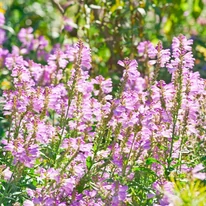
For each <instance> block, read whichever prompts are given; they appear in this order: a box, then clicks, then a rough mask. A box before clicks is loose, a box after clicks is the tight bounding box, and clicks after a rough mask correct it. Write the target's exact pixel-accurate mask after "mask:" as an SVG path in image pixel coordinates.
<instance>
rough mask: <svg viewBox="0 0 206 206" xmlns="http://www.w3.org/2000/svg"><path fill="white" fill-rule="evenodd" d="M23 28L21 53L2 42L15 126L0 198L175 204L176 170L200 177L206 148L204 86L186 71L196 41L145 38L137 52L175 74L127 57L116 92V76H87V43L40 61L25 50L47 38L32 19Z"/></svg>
mask: <svg viewBox="0 0 206 206" xmlns="http://www.w3.org/2000/svg"><path fill="white" fill-rule="evenodd" d="M2 21H3V20H2ZM2 21H1V22H2ZM18 37H19V40H20V42H22V48H21V52H15V51H14V50H15V49H13V50H12V52H11V53H9V52H5V50H3V49H2V50H1V58H4V62H5V67H6V68H7V70H8V71H9V72H10V73H11V78H12V84H13V86H12V88H11V89H10V90H8V91H5V92H4V94H3V97H4V115H5V116H6V117H7V118H8V120H9V122H10V125H9V128H8V130H7V132H6V134H5V136H4V138H3V139H2V141H1V155H2V157H1V162H3V163H1V164H2V165H0V175H1V176H2V178H3V186H0V194H1V195H0V203H4V204H6V205H9V204H10V203H15V204H17V203H18V202H19V203H23V205H24V206H28V205H29V206H30V205H45V206H47V205H48V206H49V205H59V206H66V205H73V206H78V205H79V206H83V205H96V206H97V205H98V206H100V205H113V206H115V205H116V206H118V205H143V204H145V202H150V203H154V204H156V205H157V204H159V205H167V204H168V205H169V203H171V202H170V198H169V196H168V195H167V194H168V191H169V192H170V193H171V194H172V193H173V190H172V186H170V185H171V184H172V183H171V182H170V181H169V179H170V176H171V174H173V173H176V174H181V173H183V172H185V171H186V170H187V171H192V174H193V176H194V177H197V178H199V175H197V174H196V172H195V171H196V169H193V170H192V168H193V167H195V166H196V164H197V163H198V162H196V163H194V162H192V161H191V159H192V157H193V155H194V154H196V155H200V156H201V155H202V154H203V148H204V147H201V146H199V145H200V143H201V142H202V143H203V144H204V143H205V133H204V131H205V129H206V122H205V116H206V114H205V113H206V108H205V105H206V104H205V103H206V98H205V97H206V90H205V81H204V80H203V79H201V78H200V76H199V74H198V73H193V72H191V71H190V70H189V69H191V68H192V67H193V64H194V59H193V58H192V53H191V44H192V41H191V40H187V39H186V37H184V36H183V35H180V36H179V37H177V38H174V39H173V43H172V52H170V51H169V50H168V49H166V50H164V49H163V48H162V45H161V43H158V45H157V46H156V47H155V46H153V45H152V44H151V43H150V42H143V43H140V44H139V47H138V52H139V54H142V55H144V56H145V57H146V58H149V59H150V60H153V63H154V66H156V67H157V68H159V69H160V68H161V67H165V66H166V67H167V68H168V71H169V72H170V73H171V74H172V80H171V83H169V84H166V83H165V82H164V81H156V79H154V77H156V76H155V75H154V76H153V77H152V78H153V81H148V79H147V78H145V77H143V76H142V75H141V73H140V72H139V71H138V69H137V67H138V63H137V61H136V60H130V59H128V58H125V59H124V60H120V61H119V62H118V64H119V65H121V66H122V67H124V68H125V70H124V73H123V77H122V79H121V83H120V89H119V92H118V94H117V95H116V96H115V95H113V94H112V89H113V87H112V81H111V79H105V78H104V77H103V76H97V77H95V78H92V77H90V75H89V71H90V69H91V56H90V55H91V54H90V49H89V48H88V47H86V46H85V45H84V44H83V42H81V41H79V42H78V43H77V44H76V45H67V47H66V49H60V48H56V49H54V50H53V51H52V52H51V53H50V54H48V55H47V57H46V58H45V61H46V64H45V65H42V64H39V63H35V62H34V61H32V60H29V59H27V58H24V57H23V56H21V54H23V53H22V50H23V49H26V52H29V51H31V50H34V49H36V48H37V47H38V48H40V50H41V49H42V50H43V48H44V47H45V46H46V42H45V40H44V38H43V37H39V38H38V39H35V38H34V35H33V34H32V29H31V28H28V29H22V30H21V31H20V32H19V35H18ZM3 54H5V55H3ZM151 82H152V83H151ZM150 83H151V84H150ZM188 154H189V155H188ZM145 174H146V177H147V179H146V182H147V184H148V185H149V186H148V188H149V189H148V190H147V191H146V190H145V189H144V186H142V182H143V178H144V176H145ZM203 176H204V173H201V179H203V178H202V177H203ZM144 181H145V180H144ZM168 187H169V188H170V189H168V190H167V189H166V190H163V189H160V188H168ZM15 188H17V194H20V195H16V194H15V192H13V191H14V189H15ZM2 191H3V192H2ZM139 191H141V192H139ZM165 191H166V192H165ZM20 196H21V197H20ZM144 201H145V202H144Z"/></svg>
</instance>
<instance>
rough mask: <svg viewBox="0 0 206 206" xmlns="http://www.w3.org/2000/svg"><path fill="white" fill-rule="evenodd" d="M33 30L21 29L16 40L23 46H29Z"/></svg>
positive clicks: (29, 28)
mask: <svg viewBox="0 0 206 206" xmlns="http://www.w3.org/2000/svg"><path fill="white" fill-rule="evenodd" d="M32 32H33V28H32V27H28V28H22V29H21V30H20V31H19V33H18V38H19V40H20V41H21V42H22V44H23V45H24V46H29V45H30V43H31V41H32V40H33V38H34V35H33V34H32Z"/></svg>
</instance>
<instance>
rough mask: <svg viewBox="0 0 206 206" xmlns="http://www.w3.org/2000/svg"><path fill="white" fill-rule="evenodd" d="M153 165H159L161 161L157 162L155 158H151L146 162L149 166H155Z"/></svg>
mask: <svg viewBox="0 0 206 206" xmlns="http://www.w3.org/2000/svg"><path fill="white" fill-rule="evenodd" d="M153 163H159V161H158V160H156V159H155V158H153V157H149V158H148V159H147V160H146V164H147V165H151V164H153Z"/></svg>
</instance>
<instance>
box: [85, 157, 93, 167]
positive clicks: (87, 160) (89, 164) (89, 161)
mask: <svg viewBox="0 0 206 206" xmlns="http://www.w3.org/2000/svg"><path fill="white" fill-rule="evenodd" d="M86 165H87V169H88V170H90V169H91V167H92V157H91V156H89V157H87V159H86Z"/></svg>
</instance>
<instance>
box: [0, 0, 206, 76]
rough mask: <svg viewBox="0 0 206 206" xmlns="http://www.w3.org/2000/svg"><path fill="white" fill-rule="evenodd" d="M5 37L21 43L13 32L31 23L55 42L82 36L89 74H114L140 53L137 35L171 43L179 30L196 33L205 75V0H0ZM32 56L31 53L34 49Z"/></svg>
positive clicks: (190, 34)
mask: <svg viewBox="0 0 206 206" xmlns="http://www.w3.org/2000/svg"><path fill="white" fill-rule="evenodd" d="M0 2H1V12H4V13H5V17H6V26H7V27H6V28H5V29H6V30H7V41H6V42H5V45H4V47H6V48H8V49H10V50H11V48H12V45H17V46H20V42H19V41H18V37H17V34H18V32H19V31H20V29H21V28H26V27H32V28H33V29H34V34H35V35H44V36H45V37H46V39H47V40H48V41H49V46H48V48H47V49H48V50H50V49H51V48H52V46H54V44H60V46H61V47H62V46H63V45H64V44H66V43H73V42H76V41H77V40H78V39H82V40H83V41H84V42H87V43H88V44H89V46H90V47H91V49H92V57H93V69H92V74H94V75H96V74H102V75H103V76H105V77H108V76H112V77H113V79H114V80H115V79H116V78H118V76H119V75H120V74H121V72H122V68H120V67H119V66H118V65H117V61H118V60H119V59H123V58H125V57H130V58H138V54H137V50H136V47H137V45H138V43H139V42H140V41H144V40H150V41H152V42H153V43H157V42H158V40H161V41H162V42H163V45H164V47H169V46H170V44H171V41H172V38H173V37H174V36H177V35H179V34H180V33H182V34H183V35H186V36H187V37H188V38H193V39H194V47H193V48H194V51H193V52H194V56H195V58H196V67H195V70H199V71H200V73H201V75H202V76H203V77H206V63H205V59H206V0H175V1H172V0H142V1H137V0H73V1H72V0H67V1H66V0H35V1H33V0H1V1H0ZM33 56H34V55H33Z"/></svg>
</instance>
